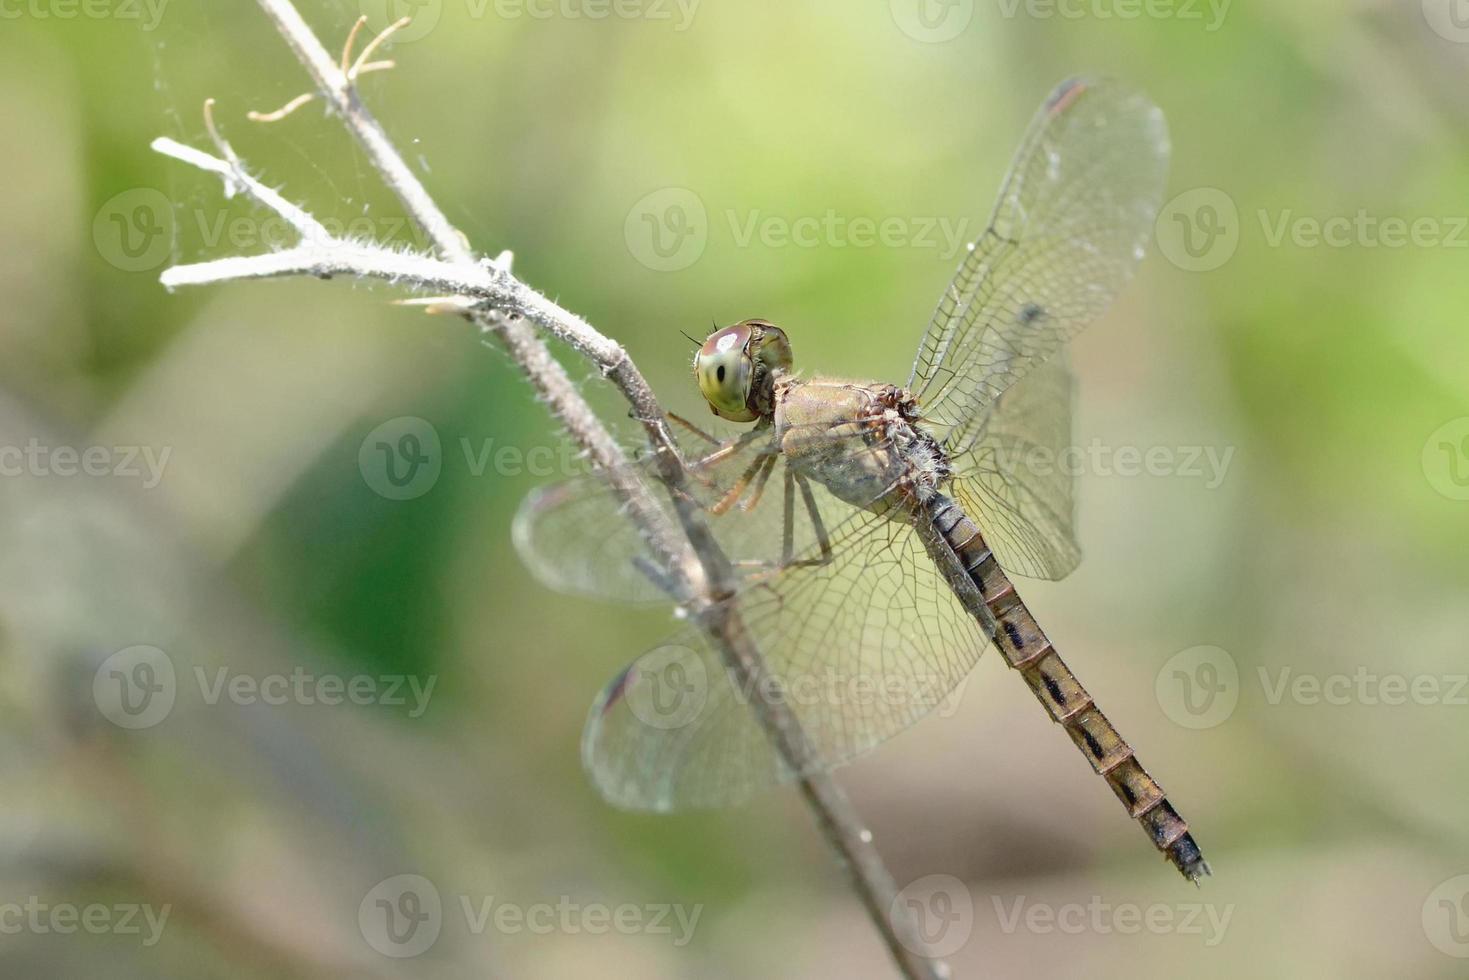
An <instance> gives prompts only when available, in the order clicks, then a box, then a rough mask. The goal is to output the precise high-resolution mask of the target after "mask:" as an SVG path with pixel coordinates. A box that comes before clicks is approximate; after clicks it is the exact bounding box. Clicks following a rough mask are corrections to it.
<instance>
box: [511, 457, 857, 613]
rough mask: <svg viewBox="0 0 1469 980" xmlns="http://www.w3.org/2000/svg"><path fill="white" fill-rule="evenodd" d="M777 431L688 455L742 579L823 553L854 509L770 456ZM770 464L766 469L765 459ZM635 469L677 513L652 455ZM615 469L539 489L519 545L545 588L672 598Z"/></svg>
mask: <svg viewBox="0 0 1469 980" xmlns="http://www.w3.org/2000/svg"><path fill="white" fill-rule="evenodd" d="M775 448H776V447H775V445H774V443H773V441H772V437H771V434H770V430H769V429H765V430H763V431H762V430H753V431H751V432H747V433H746V434H745V435H744V436H741V437H740V438H737V439H731V440H729V441H727V442H726V443H724V444H723V445H721V446H711V445H705V446H702V447H700V448H699V449H698V451H697V452H687V453H685V460H686V462H687V470H688V474H689V481H688V486H687V492H688V494H689V496H690V497H691V498H692V499H693V501H694V502H695V503H697V504H698V505H699V506H700V507H701V509H702V512H703V516H704V518H705V521H706V522H707V524H708V526H709V528H710V530H711V531H712V532H713V534H714V537H715V539H716V540H717V541H718V542H719V545H720V547H721V548H722V550H723V551H724V553H725V554H726V555H727V556H728V557H729V558H730V560H731V561H732V562H733V563H734V571H735V574H736V576H737V577H739V578H741V579H744V578H748V577H751V576H755V575H760V574H764V573H768V572H769V571H770V570H771V568H772V567H777V566H779V565H780V564H782V563H783V562H785V561H788V560H790V559H792V558H793V557H794V556H796V555H800V554H804V553H806V552H810V551H815V550H819V549H817V547H816V546H817V541H818V536H819V531H820V529H822V528H829V527H834V526H836V525H837V524H838V523H840V522H841V521H842V520H844V519H845V518H846V516H847V514H848V513H849V512H850V511H851V509H852V508H851V505H850V504H846V503H843V502H842V501H840V500H838V499H836V498H835V497H832V496H831V495H830V494H826V493H824V492H823V493H811V494H810V495H807V494H805V493H803V492H801V490H800V488H799V486H798V485H797V484H796V483H795V482H794V479H793V478H792V477H790V476H789V475H788V474H787V468H786V463H785V459H784V458H783V457H780V456H779V455H772V454H773V453H774V450H775ZM762 460H764V461H765V466H766V467H767V468H766V469H764V470H762V469H761V467H760V466H759V465H757V464H759V463H760V462H761V461H762ZM632 469H633V470H634V472H633V473H632V474H631V475H632V476H633V477H634V478H635V479H636V480H638V481H639V482H640V483H641V484H642V485H643V486H645V487H647V488H648V497H647V498H645V499H648V500H650V502H651V503H653V504H654V505H655V506H658V507H660V508H661V509H663V510H664V511H665V513H666V514H667V516H669V517H670V519H671V518H672V513H671V507H670V503H669V497H668V493H669V491H668V490H667V488H666V487H664V485H663V484H662V483H661V482H660V481H659V480H658V477H657V476H656V470H657V467H656V465H655V461H653V460H646V461H643V462H641V463H639V464H637V465H635V466H634V467H633V468H632ZM624 510H625V505H624V503H623V501H622V500H621V499H620V498H619V497H618V496H617V495H616V494H615V493H614V492H613V490H612V488H611V486H610V485H609V481H608V479H607V474H605V473H592V474H589V475H587V476H585V477H578V478H575V479H572V480H568V481H565V482H562V483H557V484H552V485H550V486H547V487H543V488H541V489H538V490H535V491H533V492H531V493H530V494H529V495H528V496H527V497H526V499H525V501H524V502H523V503H522V504H521V507H520V510H519V511H518V512H517V514H516V516H515V521H514V523H513V525H512V529H511V530H512V538H513V540H514V542H515V546H516V550H517V551H518V552H519V554H520V556H521V560H522V561H523V562H524V563H525V565H526V567H527V568H528V569H529V570H530V571H531V573H532V574H533V575H534V576H535V577H536V579H537V580H538V581H540V582H541V583H542V584H543V585H546V586H548V587H550V588H553V589H555V590H557V591H559V592H564V593H567V594H570V595H580V596H588V597H592V598H600V599H611V600H614V601H619V602H665V603H666V602H669V601H670V599H671V598H672V597H671V596H670V594H669V592H668V590H667V589H666V588H665V587H664V586H663V585H662V584H661V583H663V582H666V581H667V579H668V574H667V570H666V569H665V568H663V567H662V565H661V563H660V562H659V560H658V558H657V557H656V555H655V554H654V552H653V551H652V550H650V549H649V547H648V545H647V543H646V542H645V541H644V540H643V538H642V536H641V535H640V533H639V532H638V530H637V528H636V526H635V525H634V524H633V523H632V522H631V521H629V520H628V519H627V516H626V515H625V514H624Z"/></svg>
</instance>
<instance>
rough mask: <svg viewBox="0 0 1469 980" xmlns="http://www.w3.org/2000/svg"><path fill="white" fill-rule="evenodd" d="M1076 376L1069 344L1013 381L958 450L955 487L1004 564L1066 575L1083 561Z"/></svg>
mask: <svg viewBox="0 0 1469 980" xmlns="http://www.w3.org/2000/svg"><path fill="white" fill-rule="evenodd" d="M1075 387H1076V385H1075V380H1074V379H1073V377H1072V375H1071V372H1070V370H1068V368H1067V364H1066V359H1065V354H1064V352H1063V353H1062V354H1060V355H1058V356H1057V357H1054V358H1052V359H1051V360H1049V361H1046V362H1045V363H1043V364H1041V365H1040V366H1039V367H1037V368H1036V369H1035V370H1033V371H1031V372H1030V373H1029V374H1028V375H1026V376H1025V378H1024V380H1022V381H1020V382H1018V383H1016V384H1015V385H1014V386H1013V387H1010V388H1007V389H1006V390H1005V393H1004V394H1002V395H1001V396H1000V397H999V399H998V400H996V402H995V403H994V405H993V406H992V407H991V408H990V410H989V411H988V412H987V414H986V415H985V416H984V419H983V424H982V425H980V426H978V427H976V428H975V430H974V432H973V435H974V439H973V442H972V445H970V446H969V447H968V448H967V449H961V450H958V451H951V455H950V465H951V466H952V467H953V470H954V481H953V483H952V485H951V487H950V493H951V494H952V495H953V496H954V498H955V499H956V500H957V501H958V502H959V503H960V505H961V506H962V507H963V508H964V511H965V513H967V514H968V515H969V516H970V517H971V518H973V519H974V520H975V521H976V522H978V524H979V527H980V530H981V531H982V532H983V534H984V539H985V543H987V544H988V545H989V546H990V550H991V551H993V552H994V553H995V558H996V559H997V560H998V561H999V563H1000V567H1001V568H1003V569H1004V570H1005V571H1007V572H1010V573H1012V574H1015V575H1028V576H1030V577H1032V578H1043V579H1060V578H1065V577H1066V576H1067V575H1069V574H1070V573H1071V572H1072V571H1073V570H1074V569H1075V568H1076V566H1077V564H1078V563H1079V562H1080V561H1081V548H1080V547H1079V546H1078V545H1077V543H1076V494H1075V490H1076V469H1075V466H1074V465H1073V463H1074V460H1073V459H1072V458H1071V453H1072V451H1073V447H1072V444H1071V412H1072V396H1073V394H1074V392H1075Z"/></svg>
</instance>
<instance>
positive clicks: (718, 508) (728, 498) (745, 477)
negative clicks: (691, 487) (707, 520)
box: [709, 454, 774, 514]
mask: <svg viewBox="0 0 1469 980" xmlns="http://www.w3.org/2000/svg"><path fill="white" fill-rule="evenodd" d="M773 458H774V457H770V456H766V455H764V454H762V455H759V456H756V457H755V460H754V462H752V463H751V464H750V465H749V466H747V467H745V472H743V473H741V474H740V478H739V479H738V480H736V481H735V483H734V486H732V487H730V488H729V492H728V493H726V494H725V495H724V496H723V497H720V498H719V500H718V501H716V502H715V504H714V506H713V507H710V508H709V513H711V514H723V513H725V512H726V511H728V510H729V509H730V508H731V507H733V506H734V505H735V502H736V501H738V500H739V499H740V497H742V496H744V493H745V488H746V487H748V486H749V485H750V481H751V480H753V479H754V478H755V474H756V472H758V471H759V470H760V469H762V468H763V467H764V466H765V465H766V461H767V460H769V459H773Z"/></svg>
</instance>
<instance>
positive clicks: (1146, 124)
mask: <svg viewBox="0 0 1469 980" xmlns="http://www.w3.org/2000/svg"><path fill="white" fill-rule="evenodd" d="M1167 169H1168V130H1167V126H1166V124H1165V123H1164V120H1163V113H1162V111H1161V110H1159V109H1158V107H1157V106H1155V105H1153V103H1152V102H1150V101H1149V100H1148V99H1147V98H1146V97H1145V96H1143V95H1141V94H1140V93H1138V92H1136V91H1133V90H1132V89H1129V88H1126V87H1125V86H1122V85H1120V84H1118V83H1116V82H1112V81H1101V80H1096V79H1071V80H1069V81H1066V82H1063V83H1062V84H1061V85H1060V86H1058V87H1057V88H1056V90H1055V91H1054V92H1052V93H1051V95H1050V97H1049V98H1047V99H1046V101H1045V104H1044V105H1042V106H1041V108H1040V111H1039V112H1038V113H1037V114H1036V116H1035V119H1034V120H1033V121H1032V122H1031V125H1030V128H1029V129H1028V130H1027V132H1026V135H1025V138H1024V140H1023V141H1022V142H1021V145H1020V149H1019V151H1018V152H1017V153H1016V155H1015V159H1014V161H1013V162H1012V163H1011V166H1010V172H1009V174H1008V175H1007V176H1006V177H1005V181H1004V183H1003V184H1002V185H1001V187H1000V198H999V201H998V203H997V204H996V206H995V212H994V215H993V216H992V217H991V219H990V224H989V227H988V228H987V229H986V230H985V231H984V233H983V234H982V235H980V237H979V238H978V239H977V240H976V241H975V242H974V243H973V244H972V245H971V251H970V253H969V255H968V256H967V257H966V258H965V259H964V262H963V263H962V264H961V265H960V266H959V271H958V272H957V273H956V274H955V276H954V281H953V282H952V283H951V284H950V286H949V288H948V289H947V290H946V291H945V293H944V295H943V298H942V299H941V300H940V301H939V305H938V309H937V310H936V311H935V312H934V316H933V321H932V322H931V323H930V325H929V328H928V332H927V333H926V334H925V335H924V338H923V343H922V344H921V345H920V346H919V349H918V355H917V357H916V359H915V360H914V364H913V374H912V377H911V378H910V380H909V383H908V387H909V388H910V389H911V390H912V391H913V392H914V393H915V394H917V395H918V398H919V401H920V402H921V403H922V404H923V409H924V415H925V417H926V418H929V419H931V420H932V421H933V422H934V423H936V424H938V425H942V426H949V427H953V428H955V429H957V430H960V431H958V433H957V438H956V443H955V444H956V445H958V446H959V447H960V448H964V447H965V446H966V444H967V443H968V442H969V441H970V439H969V437H968V435H967V434H966V433H965V432H964V431H963V430H964V429H965V428H966V427H968V426H974V425H976V424H978V423H977V420H978V419H979V417H980V416H981V415H982V414H983V410H984V409H985V407H986V406H988V405H989V404H990V403H992V402H993V401H994V400H995V398H997V397H999V395H1000V393H1001V392H1003V391H1004V390H1005V389H1006V388H1008V387H1009V386H1010V385H1011V384H1013V383H1014V382H1016V381H1018V380H1019V379H1020V378H1022V377H1024V375H1025V374H1026V372H1027V371H1029V370H1030V369H1031V368H1033V367H1034V366H1035V365H1036V364H1038V363H1040V362H1041V361H1043V360H1044V359H1045V358H1047V357H1049V356H1050V355H1052V354H1054V353H1055V352H1056V351H1057V350H1058V349H1059V348H1060V347H1061V345H1062V344H1064V343H1065V342H1066V341H1067V340H1068V339H1070V338H1071V337H1072V336H1074V335H1075V334H1076V333H1077V332H1078V331H1079V330H1081V329H1082V328H1083V327H1084V326H1086V325H1087V324H1088V323H1090V322H1091V321H1092V320H1093V319H1095V318H1096V317H1097V316H1098V315H1099V314H1101V312H1102V311H1103V310H1105V309H1106V308H1107V306H1108V305H1109V304H1110V303H1111V302H1112V299H1113V297H1114V296H1116V294H1117V293H1118V292H1119V291H1120V290H1121V289H1122V287H1123V285H1124V284H1125V283H1126V282H1127V280H1128V279H1129V278H1131V276H1132V273H1133V271H1134V269H1135V268H1136V267H1137V263H1138V261H1139V259H1141V258H1142V255H1143V249H1144V246H1145V244H1146V243H1147V240H1148V237H1149V235H1150V234H1151V233H1152V228H1153V222H1154V220H1155V218H1156V216H1157V213H1158V209H1159V207H1160V206H1161V202H1162V196H1163V189H1164V184H1165V182H1166V179H1167Z"/></svg>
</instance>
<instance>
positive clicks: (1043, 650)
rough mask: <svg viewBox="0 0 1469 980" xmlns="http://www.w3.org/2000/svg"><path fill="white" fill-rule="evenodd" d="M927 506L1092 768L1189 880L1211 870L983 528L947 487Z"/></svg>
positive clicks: (1006, 647) (1004, 641) (1033, 683)
mask: <svg viewBox="0 0 1469 980" xmlns="http://www.w3.org/2000/svg"><path fill="white" fill-rule="evenodd" d="M925 510H926V511H927V516H928V519H929V520H930V521H932V522H933V525H934V527H935V528H936V529H937V530H938V532H939V534H940V536H941V537H942V538H943V540H944V541H945V542H946V543H947V544H948V546H949V548H950V549H952V551H953V552H954V555H955V556H956V557H957V558H958V563H959V564H960V565H962V566H963V568H964V569H965V573H966V574H967V575H968V577H969V579H970V581H971V582H973V584H974V587H975V589H976V590H977V591H978V594H979V595H978V599H975V598H974V597H973V596H969V597H965V596H963V595H961V599H964V600H965V603H966V605H972V604H974V603H976V602H977V603H979V604H980V605H981V606H982V608H972V609H970V613H971V614H973V615H974V616H975V618H976V619H978V620H979V621H980V622H981V624H982V625H984V626H985V627H986V628H987V629H988V628H989V626H990V622H989V621H990V620H992V621H993V624H994V642H995V645H996V646H998V647H999V648H1000V651H1001V652H1002V653H1003V654H1004V655H1005V661H1006V662H1007V663H1008V664H1009V665H1010V666H1011V667H1013V668H1015V669H1016V670H1018V671H1020V674H1021V676H1022V677H1024V678H1025V682H1026V684H1028V685H1029V686H1030V689H1031V692H1032V693H1034V694H1035V696H1036V700H1038V701H1040V703H1041V704H1043V705H1044V706H1045V708H1046V710H1047V711H1048V712H1050V715H1051V718H1052V720H1054V721H1056V722H1059V723H1060V724H1061V726H1062V727H1063V728H1065V729H1066V733H1067V734H1068V735H1070V736H1071V740H1072V741H1073V742H1075V743H1076V747H1077V748H1078V749H1080V750H1081V753H1082V755H1084V756H1086V758H1087V761H1088V762H1090V763H1091V766H1092V769H1094V770H1095V771H1096V772H1097V773H1098V775H1100V776H1102V777H1103V778H1104V779H1106V780H1107V784H1108V785H1109V786H1111V787H1112V791H1113V792H1114V793H1116V794H1117V798H1118V799H1119V800H1121V801H1122V804H1123V806H1125V807H1127V812H1128V814H1129V815H1130V816H1131V817H1132V818H1133V819H1134V820H1137V821H1138V823H1140V824H1141V825H1142V827H1143V829H1144V830H1145V831H1146V832H1147V834H1148V837H1149V839H1150V840H1152V842H1153V844H1154V846H1155V847H1157V848H1158V850H1160V851H1162V852H1163V853H1164V855H1165V856H1167V858H1168V859H1169V860H1170V861H1172V862H1173V864H1174V865H1175V866H1176V867H1177V868H1178V870H1179V871H1181V872H1183V874H1184V876H1185V877H1187V878H1188V879H1189V880H1191V881H1197V880H1198V878H1199V877H1200V875H1204V874H1208V873H1209V865H1208V862H1206V861H1205V860H1204V857H1203V855H1202V854H1201V853H1200V852H1199V846H1198V844H1197V843H1195V842H1194V839H1193V836H1192V835H1191V834H1190V833H1189V831H1188V823H1187V822H1186V821H1185V820H1184V819H1183V817H1181V816H1179V814H1178V811H1177V810H1176V809H1174V807H1173V804H1171V803H1169V802H1168V798H1167V796H1166V794H1164V792H1163V788H1162V787H1161V786H1159V785H1158V783H1157V781H1156V780H1155V779H1153V777H1152V776H1150V775H1148V771H1147V770H1146V769H1144V768H1143V767H1142V764H1141V763H1140V762H1138V760H1137V756H1136V754H1135V753H1134V752H1133V750H1132V746H1130V745H1128V744H1127V741H1126V740H1125V739H1123V737H1122V736H1121V735H1119V734H1118V733H1117V729H1116V728H1114V727H1113V726H1112V723H1111V722H1110V721H1108V720H1107V716H1106V715H1104V714H1102V711H1101V709H1100V708H1098V707H1097V705H1096V703H1095V702H1094V701H1093V700H1092V697H1091V695H1090V694H1088V693H1087V691H1086V688H1084V687H1082V686H1081V682H1080V681H1078V680H1077V679H1076V675H1075V674H1073V673H1072V672H1071V669H1070V668H1068V667H1067V666H1066V664H1065V662H1063V661H1062V659H1061V656H1060V654H1058V653H1057V652H1056V650H1055V648H1054V647H1053V646H1052V645H1051V641H1050V640H1049V639H1048V638H1047V637H1046V634H1045V633H1044V632H1042V631H1041V628H1040V626H1039V625H1037V624H1036V621H1035V617H1034V616H1032V615H1031V614H1030V610H1028V609H1027V608H1026V607H1025V603H1024V602H1022V601H1021V599H1020V596H1019V595H1017V594H1016V592H1015V586H1014V584H1013V583H1011V581H1010V578H1009V576H1007V575H1006V574H1005V572H1004V570H1002V569H1001V568H1000V566H999V563H998V562H996V561H995V556H994V554H993V553H991V551H990V549H989V546H988V545H986V544H985V541H984V536H983V535H981V534H980V531H979V528H978V527H977V526H975V524H974V522H973V521H972V520H970V519H969V517H968V515H966V514H965V513H964V512H963V510H962V509H961V508H960V507H959V506H958V505H957V504H956V503H954V501H953V500H951V499H950V498H948V497H946V496H944V495H943V494H936V495H934V496H933V498H932V499H931V500H929V501H928V502H927V503H926V504H925Z"/></svg>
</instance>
